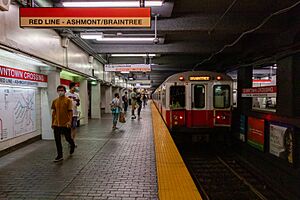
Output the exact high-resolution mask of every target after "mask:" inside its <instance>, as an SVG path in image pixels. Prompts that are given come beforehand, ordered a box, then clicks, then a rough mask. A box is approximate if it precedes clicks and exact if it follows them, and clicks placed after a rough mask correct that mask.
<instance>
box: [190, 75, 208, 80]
mask: <svg viewBox="0 0 300 200" xmlns="http://www.w3.org/2000/svg"><path fill="white" fill-rule="evenodd" d="M209 80H210V76H190V81H209Z"/></svg>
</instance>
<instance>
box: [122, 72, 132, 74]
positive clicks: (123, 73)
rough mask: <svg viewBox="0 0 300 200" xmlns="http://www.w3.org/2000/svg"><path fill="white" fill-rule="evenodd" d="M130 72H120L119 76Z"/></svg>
mask: <svg viewBox="0 0 300 200" xmlns="http://www.w3.org/2000/svg"><path fill="white" fill-rule="evenodd" d="M129 73H130V72H121V74H129Z"/></svg>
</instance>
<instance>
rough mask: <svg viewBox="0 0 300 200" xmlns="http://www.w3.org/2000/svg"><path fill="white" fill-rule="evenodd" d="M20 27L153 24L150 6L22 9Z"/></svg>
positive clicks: (147, 25)
mask: <svg viewBox="0 0 300 200" xmlns="http://www.w3.org/2000/svg"><path fill="white" fill-rule="evenodd" d="M20 27H22V28H25V27H32V28H55V27H69V28H72V27H73V28H76V27H91V28H93V27H103V28H121V27H125V28H135V27H137V28H141V27H148V28H150V27H151V9H150V8H20Z"/></svg>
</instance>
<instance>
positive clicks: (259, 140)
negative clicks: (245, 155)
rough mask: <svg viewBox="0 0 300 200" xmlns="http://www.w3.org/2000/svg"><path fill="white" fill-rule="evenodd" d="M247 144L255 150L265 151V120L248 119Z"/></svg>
mask: <svg viewBox="0 0 300 200" xmlns="http://www.w3.org/2000/svg"><path fill="white" fill-rule="evenodd" d="M247 138H248V140H247V143H248V144H250V145H251V146H253V147H254V148H257V149H259V150H260V151H264V142H265V120H263V119H257V118H254V117H248V131H247Z"/></svg>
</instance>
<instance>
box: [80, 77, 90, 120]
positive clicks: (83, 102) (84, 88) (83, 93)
mask: <svg viewBox="0 0 300 200" xmlns="http://www.w3.org/2000/svg"><path fill="white" fill-rule="evenodd" d="M79 96H80V108H81V115H80V118H81V119H80V125H85V124H87V123H88V120H89V118H88V110H89V107H88V106H89V97H88V82H87V80H81V81H80V90H79Z"/></svg>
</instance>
